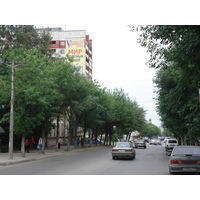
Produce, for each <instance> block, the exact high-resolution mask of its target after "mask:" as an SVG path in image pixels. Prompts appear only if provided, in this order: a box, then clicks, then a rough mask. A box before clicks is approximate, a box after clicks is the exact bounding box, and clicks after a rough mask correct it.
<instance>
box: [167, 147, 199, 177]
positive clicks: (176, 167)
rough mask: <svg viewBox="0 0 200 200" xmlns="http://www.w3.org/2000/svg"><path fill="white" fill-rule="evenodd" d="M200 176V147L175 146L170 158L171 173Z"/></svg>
mask: <svg viewBox="0 0 200 200" xmlns="http://www.w3.org/2000/svg"><path fill="white" fill-rule="evenodd" d="M177 172H178V173H198V174H200V147H199V146H175V147H174V149H173V150H172V153H171V155H170V158H169V173H170V174H174V173H177Z"/></svg>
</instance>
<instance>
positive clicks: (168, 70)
mask: <svg viewBox="0 0 200 200" xmlns="http://www.w3.org/2000/svg"><path fill="white" fill-rule="evenodd" d="M131 30H139V31H141V35H140V38H139V42H140V44H141V45H142V46H144V47H146V48H147V51H148V52H150V54H151V58H150V60H149V65H150V67H154V68H157V74H156V78H155V79H154V83H155V86H156V87H157V92H156V93H157V102H158V103H157V109H158V112H159V114H160V116H161V120H162V122H163V126H164V127H165V128H167V129H168V131H167V134H168V135H169V132H170V134H171V135H174V136H175V137H177V138H179V141H182V143H187V144H192V143H193V144H194V143H195V142H198V140H199V139H200V107H199V105H200V104H199V97H200V89H199V88H200V80H199V77H200V26H192V25H190V26H181V25H180V26H179V25H177V26H174V25H157V26H138V27H132V28H131ZM188 141H189V142H188Z"/></svg>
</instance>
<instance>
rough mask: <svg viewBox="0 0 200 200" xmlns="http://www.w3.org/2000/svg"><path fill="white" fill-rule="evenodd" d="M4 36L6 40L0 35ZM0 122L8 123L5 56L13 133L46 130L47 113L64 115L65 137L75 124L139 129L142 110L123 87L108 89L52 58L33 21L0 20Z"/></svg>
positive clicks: (100, 129)
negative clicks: (28, 23) (22, 23)
mask: <svg viewBox="0 0 200 200" xmlns="http://www.w3.org/2000/svg"><path fill="white" fill-rule="evenodd" d="M5 39H6V40H5ZM0 42H1V45H0V46H1V47H2V48H1V54H0V55H1V58H3V60H4V63H3V64H1V65H0V69H1V72H2V73H1V74H0V90H1V91H0V105H1V106H0V124H1V125H2V126H3V127H4V129H5V130H8V129H6V128H5V127H8V125H9V114H10V113H9V112H10V80H11V70H10V67H8V66H7V65H5V63H9V62H11V61H15V63H21V64H20V65H18V66H17V67H16V68H15V97H14V99H15V104H14V135H15V137H21V136H27V137H29V136H30V135H33V134H35V130H37V131H38V130H39V133H37V134H38V135H35V136H37V138H38V136H41V134H42V135H43V138H44V137H45V136H46V135H47V134H48V133H49V130H50V129H51V125H52V121H51V120H52V118H55V117H56V118H57V119H59V117H60V116H64V115H67V117H68V120H69V132H70V137H71V139H72V140H71V141H72V142H73V141H75V139H76V136H77V133H78V132H77V131H78V128H79V127H82V129H83V131H84V133H85V132H86V131H89V132H91V137H92V136H96V137H97V136H99V135H101V136H102V134H105V136H106V138H107V139H108V140H109V142H111V140H112V138H113V135H114V134H116V133H120V134H126V135H127V136H128V135H129V134H130V133H131V132H132V131H136V130H137V131H141V130H143V128H144V125H145V123H146V120H145V111H144V110H143V108H141V107H139V105H138V104H137V102H136V101H132V100H130V99H129V97H128V96H127V94H125V93H124V91H123V90H118V89H115V90H113V91H109V90H107V89H106V88H101V86H100V84H99V83H98V82H96V81H89V80H87V78H86V77H85V76H84V75H81V74H80V73H78V71H77V69H76V68H75V67H74V66H73V65H72V64H71V62H70V60H68V59H63V58H59V57H57V58H55V57H52V56H51V52H49V50H48V45H49V44H50V37H49V36H48V35H43V36H41V35H38V33H37V31H36V30H35V29H34V27H33V26H0Z"/></svg>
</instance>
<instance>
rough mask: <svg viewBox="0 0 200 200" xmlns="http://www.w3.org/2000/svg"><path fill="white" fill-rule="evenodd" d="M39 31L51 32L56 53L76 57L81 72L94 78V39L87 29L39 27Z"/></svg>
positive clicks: (52, 45)
mask: <svg viewBox="0 0 200 200" xmlns="http://www.w3.org/2000/svg"><path fill="white" fill-rule="evenodd" d="M38 31H40V32H42V31H48V32H50V34H51V37H52V41H51V47H50V48H51V49H53V50H54V55H55V56H56V55H59V56H61V57H66V55H67V54H68V55H70V56H72V57H73V59H74V62H73V64H74V66H76V67H77V68H78V69H79V70H80V73H82V74H84V75H86V76H87V77H88V79H89V80H92V40H91V39H90V38H89V35H86V31H85V30H67V31H65V30H63V29H62V28H60V27H58V28H39V29H38Z"/></svg>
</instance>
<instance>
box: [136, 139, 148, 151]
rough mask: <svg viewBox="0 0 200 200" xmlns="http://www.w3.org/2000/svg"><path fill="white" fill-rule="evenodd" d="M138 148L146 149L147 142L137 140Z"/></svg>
mask: <svg viewBox="0 0 200 200" xmlns="http://www.w3.org/2000/svg"><path fill="white" fill-rule="evenodd" d="M138 147H143V148H144V149H146V142H145V141H144V140H137V141H136V142H135V148H136V149H137V148H138Z"/></svg>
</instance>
